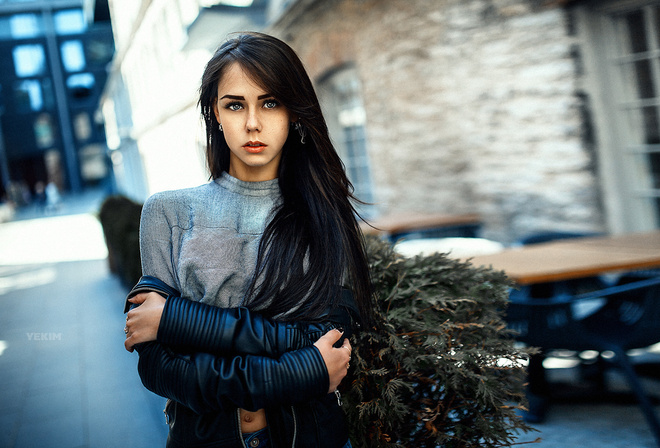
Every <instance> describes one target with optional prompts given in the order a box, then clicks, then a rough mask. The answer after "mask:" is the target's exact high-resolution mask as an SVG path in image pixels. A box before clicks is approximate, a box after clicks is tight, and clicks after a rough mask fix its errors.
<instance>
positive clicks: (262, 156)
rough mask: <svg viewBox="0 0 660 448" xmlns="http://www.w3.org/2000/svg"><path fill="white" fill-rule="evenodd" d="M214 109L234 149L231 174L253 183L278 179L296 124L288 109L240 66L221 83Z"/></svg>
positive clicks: (224, 77) (233, 67)
mask: <svg viewBox="0 0 660 448" xmlns="http://www.w3.org/2000/svg"><path fill="white" fill-rule="evenodd" d="M213 109H214V112H215V117H216V118H217V119H218V123H220V124H222V128H223V135H224V138H225V140H226V142H227V145H228V146H229V149H230V154H229V174H230V175H232V176H234V177H235V178H237V179H240V180H244V181H249V182H257V181H263V180H271V179H275V178H276V177H277V169H278V167H279V164H280V159H281V158H282V147H283V146H284V142H286V139H287V136H288V135H289V127H290V123H291V121H292V117H291V114H290V113H289V111H288V109H287V108H286V107H284V106H283V105H281V104H280V103H279V101H278V100H277V99H276V98H275V97H273V96H272V95H271V93H270V92H267V91H265V90H263V88H261V87H259V86H258V85H257V84H255V83H254V81H252V80H251V79H250V77H249V76H248V74H247V73H245V71H244V70H243V68H242V67H241V66H240V65H239V64H238V63H233V64H232V65H230V66H229V68H228V69H227V71H226V72H225V74H224V75H223V76H222V78H221V79H220V82H219V83H218V97H217V99H216V100H215V104H214V107H213Z"/></svg>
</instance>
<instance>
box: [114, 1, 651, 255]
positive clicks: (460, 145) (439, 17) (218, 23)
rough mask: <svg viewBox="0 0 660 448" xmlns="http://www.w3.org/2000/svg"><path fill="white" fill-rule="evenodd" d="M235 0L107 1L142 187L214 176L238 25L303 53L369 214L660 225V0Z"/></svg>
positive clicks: (509, 226)
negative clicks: (214, 83)
mask: <svg viewBox="0 0 660 448" xmlns="http://www.w3.org/2000/svg"><path fill="white" fill-rule="evenodd" d="M234 3H236V2H235V1H233V0H232V1H229V0H227V1H211V0H203V1H202V0H172V1H169V0H167V1H166V0H141V1H139V2H137V1H134V0H114V1H112V2H110V5H111V12H113V15H114V17H113V24H116V25H113V26H115V29H116V33H118V34H119V35H116V36H115V38H116V41H117V43H118V51H117V57H116V58H115V61H114V64H113V69H112V73H111V82H110V83H109V85H110V87H109V88H108V89H106V96H105V99H104V109H103V110H104V115H105V116H106V122H110V123H111V122H113V121H115V122H116V123H114V125H115V126H114V127H115V128H116V129H117V132H116V133H114V140H113V141H114V144H112V145H110V147H111V148H116V151H118V152H119V153H121V155H122V156H123V157H116V158H115V159H116V160H123V162H122V163H123V165H125V167H128V165H130V164H134V165H135V166H137V165H139V164H138V163H137V162H138V161H140V160H141V162H142V165H143V168H142V170H143V172H144V173H146V177H147V181H146V185H145V186H144V188H143V189H142V192H141V193H140V194H135V195H133V196H134V197H136V198H138V199H140V197H142V196H145V195H148V194H150V193H153V192H155V191H157V190H161V189H165V188H179V187H183V186H187V185H193V184H199V183H202V182H204V181H206V180H207V178H206V177H205V172H204V167H203V164H204V161H203V156H202V147H201V132H200V124H199V115H198V112H197V110H196V98H195V91H194V90H195V89H196V88H197V84H198V81H199V76H200V75H201V71H202V69H203V65H204V62H205V61H206V60H208V58H209V57H210V55H211V53H212V51H213V49H214V48H215V46H217V45H219V44H220V43H221V42H222V41H224V39H225V38H226V36H227V34H228V33H229V32H231V31H237V30H238V29H232V26H234V25H236V26H238V24H240V27H241V29H245V28H246V27H248V28H249V29H256V30H264V31H266V32H269V33H272V34H275V35H277V36H279V37H281V38H282V39H284V40H285V41H287V42H288V43H290V44H291V46H292V47H293V48H294V49H295V50H296V51H297V52H298V54H299V55H300V56H301V59H302V60H303V62H304V63H305V65H306V66H307V68H308V71H309V73H310V75H311V77H312V80H313V81H314V83H315V85H316V88H317V92H318V93H319V96H320V98H321V102H322V106H323V107H324V109H325V110H326V114H325V115H326V119H327V120H328V125H329V128H330V130H331V134H332V137H333V140H334V141H335V143H336V144H337V147H338V149H339V151H340V154H341V155H342V157H343V158H344V161H345V163H346V166H347V171H348V172H349V177H350V178H351V180H352V182H353V183H354V184H355V186H356V192H357V194H358V196H359V197H360V198H362V199H364V200H366V201H369V202H373V203H374V206H373V207H371V208H369V209H368V210H367V213H366V214H367V215H368V216H372V217H373V216H378V215H383V214H402V213H404V214H405V213H408V212H439V213H446V214H462V213H476V214H478V215H480V216H481V218H482V221H483V226H482V232H481V236H484V237H486V238H490V239H494V240H497V241H500V242H503V243H512V242H514V241H516V240H518V239H520V238H521V237H524V236H526V235H529V234H533V233H537V232H544V231H569V232H585V233H590V232H603V233H624V232H635V231H644V230H649V229H654V228H657V227H658V226H659V225H660V220H659V216H660V100H659V99H658V98H660V94H658V93H656V92H660V58H658V57H657V55H658V54H660V38H659V37H658V36H660V25H658V24H660V0H270V1H268V0H254V1H253V2H252V3H251V5H252V6H251V7H248V8H243V9H241V8H237V7H235V6H233V7H232V6H230V4H234ZM240 3H241V4H244V5H247V4H250V2H248V1H241V2H240ZM232 8H233V9H232ZM250 9H251V10H253V12H254V14H253V15H252V16H250V17H251V19H250V20H251V21H250V20H247V21H245V20H243V21H239V20H238V19H237V18H236V17H237V14H238V15H240V14H241V13H240V12H238V13H237V12H236V11H238V10H241V11H247V10H250ZM131 11H132V13H131ZM129 13H131V14H129ZM213 17H215V19H213ZM122 27H123V28H122ZM122 29H123V30H124V31H122ZM164 93H166V94H164ZM122 104H125V105H128V104H130V111H131V113H121V111H122V110H124V108H122V107H121V106H122ZM127 118H130V119H128V120H127ZM111 124H112V123H111ZM110 127H112V126H110ZM109 140H110V138H109ZM113 160H114V159H113ZM127 161H130V163H128V162H127ZM133 162H135V163H133ZM129 168H130V167H129ZM125 171H126V173H128V172H129V171H132V172H136V170H135V169H130V170H129V169H126V170H125ZM129 177H130V176H129V175H128V174H127V175H126V178H127V179H128V178H129ZM133 177H134V178H139V176H137V175H134V176H133ZM134 183H137V182H134ZM133 190H136V189H135V188H133Z"/></svg>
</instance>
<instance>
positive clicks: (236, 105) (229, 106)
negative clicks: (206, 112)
mask: <svg viewBox="0 0 660 448" xmlns="http://www.w3.org/2000/svg"><path fill="white" fill-rule="evenodd" d="M225 107H226V108H227V109H229V110H239V109H241V108H242V107H243V106H241V104H240V103H229V104H227V105H226V106H225Z"/></svg>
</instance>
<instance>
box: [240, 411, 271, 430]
mask: <svg viewBox="0 0 660 448" xmlns="http://www.w3.org/2000/svg"><path fill="white" fill-rule="evenodd" d="M266 426H267V422H266V411H265V410H263V409H259V410H258V411H256V412H251V411H246V410H245V409H241V432H242V433H248V432H255V431H259V430H260V429H262V428H265V427H266Z"/></svg>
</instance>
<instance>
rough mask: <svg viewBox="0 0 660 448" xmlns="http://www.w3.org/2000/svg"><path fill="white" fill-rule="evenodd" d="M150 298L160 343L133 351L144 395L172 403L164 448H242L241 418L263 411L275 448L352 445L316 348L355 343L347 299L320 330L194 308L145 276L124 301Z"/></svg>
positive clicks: (234, 311)
mask: <svg viewBox="0 0 660 448" xmlns="http://www.w3.org/2000/svg"><path fill="white" fill-rule="evenodd" d="M147 291H155V292H158V293H160V294H161V295H163V296H164V297H166V298H167V301H166V302H165V308H164V310H163V316H162V318H161V322H160V326H159V329H158V336H157V341H156V342H148V343H144V344H139V345H138V346H136V350H137V352H138V353H139V355H140V359H139V362H138V372H139V375H140V378H141V380H142V383H143V384H144V386H145V387H146V388H147V389H149V390H151V391H152V392H154V393H156V394H158V395H161V396H163V397H166V398H168V403H167V406H166V409H165V412H166V414H167V417H168V424H169V426H170V432H169V436H168V441H167V446H168V447H184V446H185V447H202V446H203V447H227V448H229V447H232V448H233V447H242V446H244V443H243V440H242V437H241V432H240V420H239V408H243V409H247V410H252V411H254V410H257V409H262V408H263V409H265V410H266V418H267V420H268V429H269V433H270V437H271V443H272V446H273V447H276V448H279V447H305V448H307V447H320V448H323V447H327V448H341V447H342V446H343V445H344V444H345V443H346V441H347V440H348V431H347V427H346V422H345V419H344V414H343V412H342V410H341V407H340V405H339V402H338V398H337V397H336V396H335V395H334V394H328V393H327V390H328V381H329V380H328V373H327V370H326V367H325V363H324V362H323V358H322V357H321V354H320V352H319V351H318V349H317V348H316V347H314V346H313V343H314V342H315V341H316V340H317V339H318V338H319V337H321V336H322V335H323V334H324V333H325V332H327V331H328V330H330V329H331V328H340V327H341V328H343V329H344V337H349V336H350V332H351V330H352V329H353V327H354V325H355V322H357V316H358V313H357V308H356V307H355V303H354V299H353V296H352V294H351V293H350V291H348V290H344V293H343V294H342V299H341V305H340V306H339V307H337V308H335V309H333V310H330V311H329V312H327V313H326V314H325V315H324V316H323V319H322V323H300V322H278V321H274V320H271V319H267V318H264V317H262V316H261V315H259V314H258V313H251V312H250V311H249V310H248V309H246V308H217V307H213V306H210V305H206V304H203V303H200V302H194V301H191V300H188V299H184V298H181V297H180V293H179V292H178V291H176V290H175V289H174V288H172V287H170V286H168V285H166V284H165V283H163V282H162V281H160V280H158V279H156V278H154V277H148V276H144V277H142V278H141V279H140V281H139V282H138V283H137V285H136V286H135V287H134V288H133V289H132V290H131V292H130V293H129V295H128V297H127V298H130V297H133V296H134V295H136V294H138V293H140V292H147ZM130 305H131V304H130V303H129V302H126V308H125V311H128V308H129V307H130ZM340 342H341V341H340Z"/></svg>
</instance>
